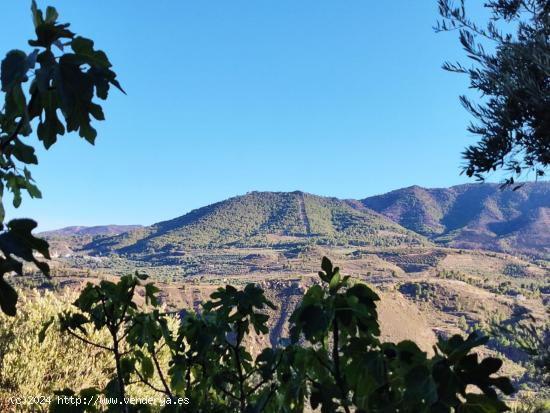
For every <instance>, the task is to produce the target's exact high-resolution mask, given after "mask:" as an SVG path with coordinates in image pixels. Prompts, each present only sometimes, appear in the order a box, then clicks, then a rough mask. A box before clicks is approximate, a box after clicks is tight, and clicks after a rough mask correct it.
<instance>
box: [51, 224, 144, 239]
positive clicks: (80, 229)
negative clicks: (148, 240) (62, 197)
mask: <svg viewBox="0 0 550 413" xmlns="http://www.w3.org/2000/svg"><path fill="white" fill-rule="evenodd" d="M141 227H142V226H141V225H96V226H92V227H85V226H72V227H65V228H60V229H56V230H53V231H45V232H42V233H41V234H40V235H43V236H46V237H49V238H52V237H56V236H58V237H69V236H98V235H104V236H113V235H118V234H122V233H124V232H129V231H133V230H136V229H138V228H141Z"/></svg>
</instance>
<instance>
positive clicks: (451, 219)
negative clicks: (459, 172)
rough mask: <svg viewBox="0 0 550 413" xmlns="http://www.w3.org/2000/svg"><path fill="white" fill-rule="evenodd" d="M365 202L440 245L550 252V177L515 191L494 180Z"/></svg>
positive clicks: (404, 191) (414, 190)
mask: <svg viewBox="0 0 550 413" xmlns="http://www.w3.org/2000/svg"><path fill="white" fill-rule="evenodd" d="M362 203H363V205H365V206H366V207H367V208H371V209H372V210H374V211H377V212H379V213H381V214H383V215H384V216H386V217H388V218H389V219H391V220H392V221H394V222H397V223H399V224H400V225H402V226H403V227H405V228H408V229H410V230H412V231H414V232H416V233H418V234H422V235H424V236H426V237H428V238H429V239H431V240H432V241H434V242H436V243H439V244H444V245H447V246H452V247H456V248H468V249H485V250H494V251H505V252H515V253H523V254H528V255H533V256H538V257H548V254H549V253H550V182H538V183H526V184H524V185H523V186H521V187H520V188H519V189H517V190H516V191H512V190H511V189H505V190H502V189H500V187H499V186H498V185H496V184H475V185H471V184H470V185H460V186H454V187H451V188H447V189H425V188H421V187H418V186H413V187H409V188H404V189H398V190H396V191H392V192H389V193H387V194H384V195H379V196H374V197H370V198H366V199H364V200H362Z"/></svg>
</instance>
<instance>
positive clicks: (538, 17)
mask: <svg viewBox="0 0 550 413" xmlns="http://www.w3.org/2000/svg"><path fill="white" fill-rule="evenodd" d="M438 4H439V11H440V14H441V17H442V20H441V21H440V22H438V24H437V26H436V30H437V31H453V30H458V31H459V33H460V35H459V36H460V43H461V44H462V46H463V48H464V50H465V52H466V54H467V56H468V58H469V59H470V61H471V63H472V65H471V66H470V67H465V66H463V65H462V64H460V63H445V64H444V69H446V70H449V71H451V72H457V73H463V74H467V75H468V76H469V78H470V88H471V89H474V90H477V91H478V92H479V94H480V99H481V103H479V104H477V103H474V102H473V101H472V100H471V99H469V98H467V97H466V96H462V97H461V98H460V99H461V102H462V104H463V105H464V107H465V108H466V109H467V110H468V111H469V112H470V113H471V114H472V115H473V117H474V118H475V119H476V123H472V124H471V125H470V126H469V128H468V130H469V131H470V132H471V133H473V134H475V135H477V136H479V141H478V142H477V144H475V145H471V146H469V147H468V148H466V150H465V152H464V154H463V155H464V159H465V161H466V165H465V167H464V172H466V174H467V175H468V176H470V177H472V176H473V177H476V178H478V179H479V180H483V179H484V178H485V177H486V176H487V174H488V173H490V172H491V171H495V170H500V169H502V170H505V171H507V174H508V177H507V178H506V180H505V183H506V184H514V182H515V180H517V178H518V177H520V176H521V175H523V174H524V173H529V172H532V173H534V174H535V175H536V176H537V177H540V176H544V175H545V170H546V169H547V168H548V165H549V164H550V115H549V113H550V103H549V102H550V99H549V98H550V82H549V77H550V38H549V36H550V1H548V0H492V1H487V2H485V3H484V6H485V7H486V8H488V9H489V11H490V13H491V18H490V20H489V22H488V23H487V24H481V25H480V24H478V23H476V22H475V21H473V20H472V19H471V18H469V17H468V13H467V11H466V4H465V0H459V1H458V5H456V4H455V2H453V1H452V0H438Z"/></svg>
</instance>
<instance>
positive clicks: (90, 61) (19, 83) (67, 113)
mask: <svg viewBox="0 0 550 413" xmlns="http://www.w3.org/2000/svg"><path fill="white" fill-rule="evenodd" d="M32 17H33V22H34V27H35V33H36V38H35V39H32V40H30V41H29V45H30V46H32V47H33V50H32V51H31V52H30V53H28V54H27V53H25V52H24V51H22V50H18V49H15V50H11V51H9V52H8V53H7V55H6V57H5V58H4V59H3V60H2V63H1V66H0V81H1V86H2V92H3V95H4V105H3V107H2V109H1V110H0V199H1V201H0V231H1V230H4V232H2V233H0V250H1V252H2V254H3V256H2V257H0V308H1V309H2V311H3V312H5V313H6V314H9V315H12V316H13V315H15V313H16V303H17V293H16V291H15V290H14V288H13V287H12V286H10V285H9V284H8V283H7V282H6V280H5V278H4V275H5V274H8V273H12V272H16V273H18V274H20V275H21V274H22V272H23V264H22V263H21V260H24V261H29V262H34V263H35V264H36V265H37V266H38V268H40V270H41V271H42V272H43V273H44V274H46V275H48V274H49V267H48V265H47V264H46V263H44V262H41V261H39V260H38V259H37V258H36V257H35V255H34V254H35V252H37V253H39V254H41V255H42V256H43V257H45V258H47V259H49V258H50V255H49V251H48V243H47V242H46V241H44V240H41V239H38V238H36V237H34V236H33V235H32V234H31V232H32V230H33V229H35V228H36V222H34V221H32V220H30V219H20V220H12V221H10V222H9V223H7V224H6V225H4V219H5V213H4V207H3V204H2V202H3V200H4V191H5V190H9V191H11V192H12V194H13V205H14V206H15V207H16V208H17V207H19V205H20V204H21V200H22V194H21V192H22V191H26V192H27V193H28V195H29V196H30V197H31V198H40V197H41V193H40V191H39V189H38V188H37V187H36V185H35V184H34V181H33V179H32V176H31V173H30V171H29V170H28V169H27V165H32V164H38V158H37V156H36V154H35V149H34V147H33V146H31V145H28V144H27V143H24V142H23V140H22V138H25V137H28V136H30V135H31V134H32V132H33V127H34V126H36V125H37V126H36V136H37V137H38V140H39V141H41V142H42V144H43V145H44V147H45V148H46V149H49V148H50V147H51V146H52V145H54V144H55V143H56V142H57V139H58V138H59V136H61V135H64V134H65V132H78V133H79V135H80V137H82V138H84V139H86V140H87V141H88V142H90V143H92V144H93V143H94V141H95V138H96V135H97V132H96V130H95V129H94V128H93V126H92V124H91V119H92V118H94V119H96V120H103V119H104V118H105V116H104V114H103V110H102V108H101V106H100V105H99V104H97V103H96V101H95V97H97V98H99V99H103V100H105V99H107V95H108V92H109V88H110V86H111V85H113V86H115V87H116V88H118V89H119V90H121V91H122V88H121V86H120V84H119V83H118V81H117V79H116V74H115V72H113V71H112V70H111V63H110V62H109V59H108V58H107V55H106V54H105V53H104V52H102V51H100V50H96V49H95V48H94V42H93V41H92V40H90V39H87V38H84V37H80V36H76V35H75V34H74V33H73V32H71V31H70V30H69V24H61V23H59V22H58V21H57V19H58V13H57V11H56V10H55V9H54V8H53V7H48V8H47V9H46V12H45V13H43V12H42V11H41V10H40V9H38V7H37V5H36V2H35V1H34V0H33V2H32ZM54 49H57V51H58V52H60V54H57V55H56V54H54ZM68 49H70V51H68ZM27 83H29V87H28V92H26V91H25V90H24V85H25V84H27ZM58 112H61V113H62V114H63V117H62V119H59V117H58Z"/></svg>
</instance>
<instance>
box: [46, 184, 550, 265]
mask: <svg viewBox="0 0 550 413" xmlns="http://www.w3.org/2000/svg"><path fill="white" fill-rule="evenodd" d="M46 235H47V236H48V238H64V237H73V238H74V237H77V238H78V237H85V240H86V242H80V243H78V244H79V245H78V248H79V249H82V250H85V251H87V252H88V253H90V254H91V255H104V254H113V253H114V254H120V255H141V256H143V255H149V254H154V253H163V254H172V253H178V252H183V251H185V250H188V249H204V248H226V247H241V248H246V247H266V246H272V247H275V248H285V247H292V246H293V245H303V244H317V245H335V246H337V245H358V246H359V245H360V246H372V247H400V246H407V247H409V246H421V245H430V244H432V243H434V244H439V245H444V246H450V247H456V248H464V249H485V250H494V251H503V252H509V253H520V254H526V255H531V256H534V257H538V258H548V257H549V254H550V182H539V183H527V184H524V185H523V186H522V187H521V188H520V189H518V190H516V191H512V190H510V189H505V190H501V189H500V188H499V186H498V185H496V184H468V185H460V186H455V187H451V188H445V189H426V188H421V187H418V186H413V187H409V188H403V189H398V190H396V191H392V192H389V193H387V194H384V195H378V196H373V197H369V198H365V199H363V200H341V199H337V198H326V197H320V196H316V195H311V194H307V193H303V192H299V191H296V192H251V193H248V194H246V195H242V196H237V197H234V198H230V199H227V200H225V201H221V202H218V203H215V204H212V205H209V206H206V207H203V208H199V209H196V210H194V211H191V212H189V213H188V214H185V215H183V216H180V217H177V218H174V219H171V220H168V221H164V222H159V223H157V224H154V225H152V226H149V227H141V226H112V225H111V226H104V227H69V228H64V229H62V230H58V231H51V232H49V233H47V234H46Z"/></svg>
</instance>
